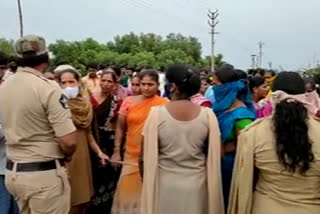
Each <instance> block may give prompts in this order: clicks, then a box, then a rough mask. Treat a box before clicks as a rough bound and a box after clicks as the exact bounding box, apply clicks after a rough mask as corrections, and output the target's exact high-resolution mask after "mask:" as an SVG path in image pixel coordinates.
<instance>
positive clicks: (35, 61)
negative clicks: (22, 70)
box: [17, 53, 49, 67]
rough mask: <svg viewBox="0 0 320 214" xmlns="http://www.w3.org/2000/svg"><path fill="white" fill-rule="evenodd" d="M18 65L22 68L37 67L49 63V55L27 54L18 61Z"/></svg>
mask: <svg viewBox="0 0 320 214" xmlns="http://www.w3.org/2000/svg"><path fill="white" fill-rule="evenodd" d="M17 61H18V65H19V66H22V67H36V66H39V65H41V64H42V63H49V55H48V53H45V54H41V55H35V54H34V53H30V54H29V53H25V54H23V56H22V57H18V59H17Z"/></svg>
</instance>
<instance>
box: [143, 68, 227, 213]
mask: <svg viewBox="0 0 320 214" xmlns="http://www.w3.org/2000/svg"><path fill="white" fill-rule="evenodd" d="M192 71H193V68H192V67H189V66H186V65H179V64H178V65H173V66H170V67H169V68H168V70H167V72H166V78H167V80H168V82H170V83H171V85H172V86H171V91H172V100H171V102H170V103H169V104H167V105H165V106H158V107H154V108H153V109H152V111H151V113H150V115H149V117H148V119H147V122H146V124H145V127H144V132H143V148H144V152H143V156H144V158H143V163H144V170H143V171H144V176H143V193H142V214H149V213H152V214H163V213H165V214H223V213H224V205H223V195H222V183H221V165H220V163H221V150H220V149H221V141H220V131H219V126H218V122H217V119H216V117H215V115H214V113H213V112H212V110H211V109H209V108H202V107H200V106H199V105H197V104H194V103H193V102H192V101H190V97H191V96H193V95H194V94H196V93H197V92H198V91H199V88H200V79H199V76H198V75H196V74H195V73H193V72H192Z"/></svg>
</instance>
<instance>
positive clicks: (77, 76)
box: [57, 69, 81, 82]
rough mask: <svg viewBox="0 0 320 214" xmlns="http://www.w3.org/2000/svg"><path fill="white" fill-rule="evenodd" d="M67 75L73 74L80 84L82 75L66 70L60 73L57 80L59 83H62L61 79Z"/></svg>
mask: <svg viewBox="0 0 320 214" xmlns="http://www.w3.org/2000/svg"><path fill="white" fill-rule="evenodd" d="M65 73H71V74H73V76H74V78H75V79H76V80H77V81H78V82H80V80H81V76H80V73H79V72H77V71H75V70H73V69H66V70H63V71H61V72H58V76H57V78H58V81H59V82H61V77H62V75H63V74H65Z"/></svg>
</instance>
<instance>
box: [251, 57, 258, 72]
mask: <svg viewBox="0 0 320 214" xmlns="http://www.w3.org/2000/svg"><path fill="white" fill-rule="evenodd" d="M256 57H257V55H256V54H252V55H251V62H252V64H251V68H252V69H255V68H256Z"/></svg>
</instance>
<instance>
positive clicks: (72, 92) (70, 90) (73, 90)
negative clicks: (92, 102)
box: [62, 87, 79, 99]
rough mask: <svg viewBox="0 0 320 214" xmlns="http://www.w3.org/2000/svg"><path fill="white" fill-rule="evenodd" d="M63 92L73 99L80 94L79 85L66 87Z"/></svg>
mask: <svg viewBox="0 0 320 214" xmlns="http://www.w3.org/2000/svg"><path fill="white" fill-rule="evenodd" d="M62 92H63V94H64V95H65V96H66V97H67V98H68V99H73V98H76V97H77V96H78V94H79V87H66V88H65V89H63V90H62Z"/></svg>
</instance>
